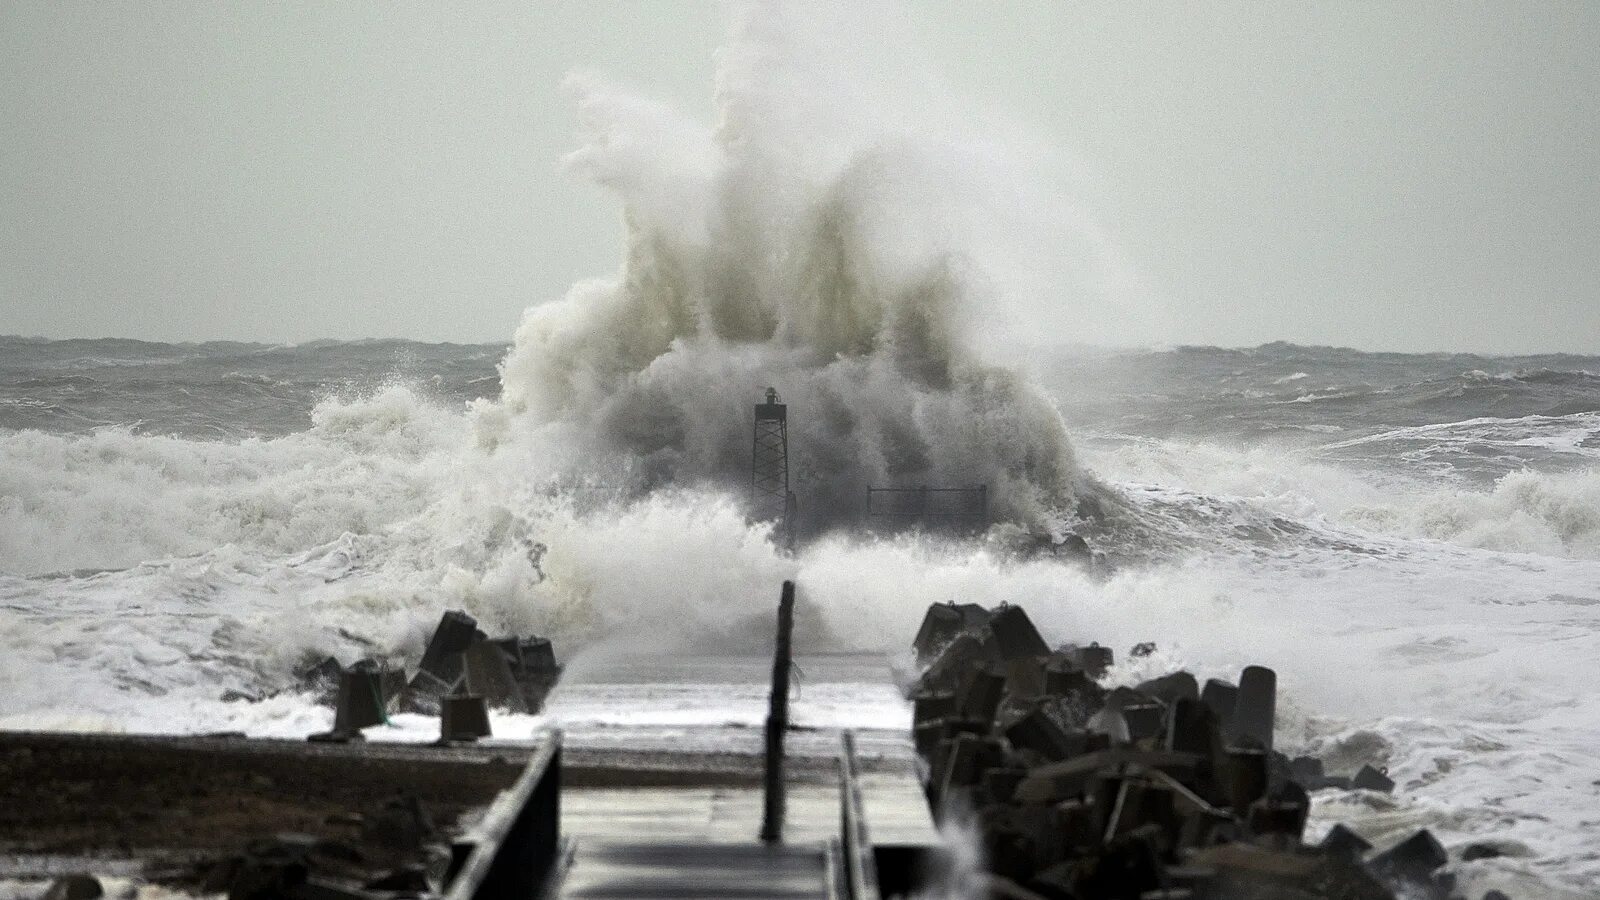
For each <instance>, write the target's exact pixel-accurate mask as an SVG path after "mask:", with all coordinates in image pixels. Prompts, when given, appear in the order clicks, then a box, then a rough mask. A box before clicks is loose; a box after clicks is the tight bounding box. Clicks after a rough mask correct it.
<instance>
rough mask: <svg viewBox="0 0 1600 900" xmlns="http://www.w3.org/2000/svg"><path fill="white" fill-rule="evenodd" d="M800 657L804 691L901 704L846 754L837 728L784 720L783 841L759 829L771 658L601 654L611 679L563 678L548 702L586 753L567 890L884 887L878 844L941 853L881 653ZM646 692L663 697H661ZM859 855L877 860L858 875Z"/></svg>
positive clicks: (730, 893)
mask: <svg viewBox="0 0 1600 900" xmlns="http://www.w3.org/2000/svg"><path fill="white" fill-rule="evenodd" d="M800 665H801V667H802V670H803V671H804V672H805V673H806V675H807V681H806V687H805V688H804V689H802V690H801V691H800V696H801V697H802V698H805V697H806V692H807V691H810V693H811V696H812V697H815V698H817V699H818V700H825V701H829V702H831V701H833V700H836V699H845V698H844V697H842V696H841V692H842V691H843V692H845V693H853V694H854V695H856V696H865V697H867V698H871V699H869V701H868V705H870V704H871V703H878V704H880V705H881V707H882V710H883V712H884V714H885V715H892V716H894V719H892V720H884V721H882V727H881V728H869V729H866V730H864V731H863V732H862V734H861V737H860V738H859V739H858V740H856V741H852V742H851V743H852V745H854V744H859V746H860V748H861V750H860V751H859V755H860V757H862V758H857V753H858V751H856V750H854V749H852V750H851V751H850V760H849V761H848V763H847V764H842V760H841V752H842V745H841V739H840V732H839V730H837V729H823V728H817V729H806V730H803V731H796V732H793V733H792V734H791V735H790V736H791V737H793V738H794V740H793V741H792V742H791V749H792V757H791V758H790V759H789V761H788V762H789V765H788V767H787V777H786V779H785V783H786V788H787V790H786V804H785V808H786V814H785V816H784V829H783V840H782V841H781V842H778V843H774V844H764V843H762V842H761V841H759V840H758V839H757V832H758V830H759V828H760V824H761V814H762V796H763V795H762V790H761V786H760V775H761V768H760V767H761V759H760V757H759V756H758V755H755V754H754V753H753V752H752V751H754V750H755V749H756V748H757V747H758V746H759V741H760V734H761V732H760V729H759V728H751V727H749V725H748V723H749V722H751V721H752V720H753V719H754V717H755V716H757V715H758V713H759V712H761V711H764V709H765V688H764V687H762V686H760V682H761V680H762V679H764V677H765V672H764V671H763V670H764V669H765V668H766V667H768V666H770V661H768V660H761V659H757V658H749V659H744V658H732V659H730V658H709V659H699V660H696V659H694V658H690V659H683V658H678V659H675V660H671V661H667V660H645V661H634V662H633V663H631V664H630V665H627V666H622V667H607V668H606V674H605V675H604V680H603V681H597V682H590V683H585V682H584V681H582V680H581V679H574V680H573V681H571V682H569V683H566V684H563V686H562V688H563V689H562V692H560V695H559V696H557V697H554V698H552V701H553V702H552V706H551V709H550V712H551V713H552V716H553V718H555V719H556V720H557V721H559V722H560V723H561V725H562V727H563V729H564V730H565V731H566V734H567V735H568V736H569V746H570V750H569V756H570V758H572V759H573V760H574V761H575V762H576V761H578V760H582V762H578V763H577V765H575V766H572V767H570V768H569V770H568V775H567V782H566V784H565V785H564V787H563V790H562V799H561V802H562V810H561V831H562V836H563V838H564V839H565V840H567V841H568V842H569V846H570V847H571V848H572V852H571V856H570V858H569V861H568V863H567V865H566V866H565V870H564V872H563V873H562V880H561V883H560V887H559V891H558V895H559V896H561V897H572V898H602V897H603V898H617V900H620V898H717V900H723V898H752V900H754V898H873V900H876V898H877V897H879V896H880V893H879V890H878V879H877V877H876V874H877V873H876V869H877V863H876V858H877V856H878V854H879V853H887V854H889V855H890V857H892V858H895V859H899V860H904V859H906V858H909V857H905V856H902V857H894V854H895V853H896V852H899V851H897V849H896V848H901V849H903V850H904V851H905V852H907V853H910V854H913V855H915V854H920V853H931V852H933V851H934V850H935V849H936V847H937V845H938V836H937V834H936V833H935V831H934V828H933V824H932V821H931V818H930V816H929V814H928V808H927V803H926V801H925V799H924V797H923V795H922V792H921V788H920V784H919V782H918V779H917V777H916V774H915V770H914V768H913V762H912V760H913V758H914V757H913V754H912V751H911V748H910V746H909V740H908V737H907V736H906V735H907V729H906V728H905V724H904V722H903V721H900V717H901V716H903V713H900V712H898V711H896V710H895V709H894V707H895V705H896V704H897V703H898V702H899V701H898V694H897V693H895V692H893V685H892V681H891V676H890V674H889V671H888V668H887V666H886V665H885V664H884V663H883V661H882V660H881V659H876V658H871V657H859V656H849V657H818V658H810V659H802V660H801V661H800ZM843 685H850V686H851V687H850V688H849V689H848V690H846V689H845V688H843V687H842V686H843ZM879 687H881V688H882V689H883V690H882V691H881V692H879V691H877V688H879ZM640 692H647V693H648V694H649V696H650V697H653V698H656V699H657V701H658V703H659V705H657V706H655V708H653V709H652V708H651V707H652V703H651V701H650V700H649V699H646V697H645V696H642V695H641V693H640ZM622 697H626V698H627V701H628V702H626V703H625V704H624V706H626V707H627V708H629V709H630V716H629V717H628V721H627V722H619V723H616V724H615V725H612V726H610V727H601V726H599V725H597V724H586V723H585V716H586V715H588V711H589V710H592V709H593V710H598V709H617V708H618V706H616V705H614V704H613V702H612V701H613V700H614V699H620V698H622ZM702 697H703V698H713V697H714V698H716V705H715V707H714V708H707V707H705V706H696V705H694V704H695V701H696V700H698V699H699V698H702ZM803 702H804V700H803V699H802V704H801V705H800V712H801V715H800V717H799V723H798V724H799V725H801V726H802V727H804V724H805V706H804V705H803ZM712 720H717V721H712ZM870 721H871V719H870V718H869V719H864V720H862V721H861V722H860V724H867V723H868V722H870ZM613 731H618V732H621V734H614V733H612V732H613ZM624 736H625V738H626V741H625V742H626V745H627V746H628V747H630V748H637V749H631V750H630V751H629V752H627V753H625V754H623V753H620V748H619V757H620V758H617V759H615V760H614V761H612V760H606V759H605V758H604V757H606V756H608V755H609V754H606V753H604V751H605V749H607V748H610V747H614V746H615V745H616V744H619V743H622V741H621V740H619V738H623V737H624ZM668 748H677V749H678V750H679V752H677V753H673V752H671V751H670V750H669V749H668ZM652 751H653V752H652ZM597 754H598V756H597ZM852 865H859V866H864V867H865V869H866V870H870V871H865V872H864V870H862V869H856V870H854V874H852ZM902 868H903V866H902ZM899 877H903V876H899ZM889 880H890V881H891V882H894V881H896V880H897V876H894V875H891V877H890V879H889Z"/></svg>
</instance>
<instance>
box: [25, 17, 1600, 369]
mask: <svg viewBox="0 0 1600 900" xmlns="http://www.w3.org/2000/svg"><path fill="white" fill-rule="evenodd" d="M914 8H915V9H916V10H917V11H918V14H917V21H916V23H915V25H914V27H913V28H912V29H911V31H910V33H909V34H905V35H886V36H884V37H885V39H892V40H896V41H899V40H904V41H905V42H906V43H907V44H909V45H911V46H913V47H915V48H918V51H917V52H920V53H923V54H925V56H926V61H927V64H928V65H929V66H930V67H931V68H932V69H934V70H936V71H937V72H939V73H940V74H941V76H942V77H943V79H944V80H945V81H946V83H947V84H949V85H951V86H953V87H954V88H955V89H956V90H957V91H958V92H959V93H960V94H962V95H963V97H964V102H970V103H975V104H981V105H982V106H983V108H985V109H986V110H989V111H991V113H992V114H998V115H1001V116H1005V117H1007V118H1008V119H1011V120H1014V121H1015V123H1016V126H1017V128H1018V130H1019V132H1026V133H1030V134H1032V135H1034V136H1035V137H1036V138H1037V139H1038V140H1040V141H1043V142H1045V143H1047V144H1049V145H1052V146H1054V147H1056V148H1059V150H1060V151H1061V158H1062V159H1063V160H1067V159H1070V160H1072V161H1073V163H1072V164H1073V165H1074V166H1078V167H1081V168H1082V169H1084V170H1086V171H1087V172H1089V173H1090V176H1089V177H1081V175H1080V176H1074V178H1073V179H1072V180H1073V181H1074V183H1077V184H1080V185H1082V187H1083V190H1084V191H1085V193H1086V195H1085V197H1084V198H1083V200H1084V203H1085V205H1086V206H1087V207H1088V208H1089V209H1091V210H1092V211H1093V212H1094V215H1095V217H1096V218H1097V220H1098V221H1099V222H1100V224H1101V225H1102V226H1103V228H1104V229H1105V231H1106V232H1107V234H1108V235H1109V236H1110V238H1111V240H1112V241H1113V242H1114V243H1115V244H1116V245H1117V246H1118V247H1119V248H1120V250H1121V252H1122V254H1123V255H1125V256H1126V258H1127V259H1128V260H1130V261H1131V264H1132V265H1133V266H1134V267H1136V268H1137V269H1138V271H1139V272H1140V273H1141V275H1142V276H1143V278H1145V279H1146V280H1148V282H1149V283H1150V284H1151V285H1152V286H1153V289H1154V291H1155V292H1156V294H1157V295H1158V296H1159V298H1160V302H1161V303H1162V305H1163V306H1164V307H1165V309H1166V312H1167V319H1168V322H1169V324H1168V326H1167V331H1168V333H1166V334H1163V335H1161V339H1163V340H1165V341H1170V342H1187V343H1217V344H1224V345H1236V344H1254V343H1259V342H1263V341H1270V340H1279V339H1282V340H1292V341H1297V342H1301V343H1331V344H1345V345H1351V346H1356V347H1361V348H1366V349H1397V350H1455V349H1461V350H1479V351H1498V352H1525V351H1545V350H1572V351H1580V352H1591V353H1594V352H1600V293H1597V290H1596V285H1597V282H1600V62H1597V59H1600V57H1597V56H1596V53H1597V50H1596V48H1597V47H1600V4H1597V3H1578V2H1571V3H1516V4H1481V5H1480V4H1465V3H1428V4H1416V5H1401V4H1390V3H1383V4H1377V3H1372V4H1368V3H1328V4H1289V3H1273V4H1260V3H1249V4H1243V5H1233V4H1223V3H1205V4H1200V5H1194V6H1188V5H1180V4H1172V3H1123V2H1117V3H1106V4H1103V5H1102V4H1095V5H1088V4H1067V3H1054V2H1039V3H1005V4H989V3H983V4H977V3H966V2H956V0H950V2H940V3H927V4H919V5H918V6H916V7H914ZM723 19H724V15H723V12H722V11H721V10H720V9H719V8H718V7H716V6H713V5H710V4H691V3H669V2H656V3H645V2H635V3H617V4H602V3H594V2H581V3H579V2H574V3H539V2H529V3H503V2H496V3H467V4H434V3H428V4H420V3H418V4H398V5H397V4H390V3H355V2H350V3H332V4H330V3H320V2H319V3H292V4H285V3H272V4H267V3H259V4H241V3H226V4H224V3H210V2H206V3H181V2H152V3H142V4H134V3H127V4H99V3H64V2H59V0H41V2H13V0H0V333H10V334H30V335H33V334H37V335H45V336H51V337H75V336H127V337H139V338H147V339H154V340H204V339H212V338H221V339H239V340H264V341H281V340H304V339H310V338H317V337H343V338H350V337H371V336H404V337H412V338H419V339H424V340H454V341H492V340H508V339H509V338H510V336H511V333H512V330H513V328H514V326H515V324H516V321H517V319H518V317H519V315H520V314H521V311H522V310H523V308H524V307H526V306H528V305H529V304H532V303H538V302H542V301H545V300H549V299H553V298H556V297H559V296H561V294H563V293H564V292H565V289H566V286H567V285H568V284H570V283H571V282H572V281H573V280H574V279H576V278H579V277H584V276H589V275H597V274H604V273H607V272H610V271H613V270H614V269H615V268H616V264H617V259H618V253H619V247H620V229H619V226H618V216H617V212H616V209H615V206H614V204H613V203H612V202H611V201H610V199H609V198H608V197H606V196H605V195H604V194H603V193H601V192H600V191H599V190H598V189H597V188H594V187H592V186H589V185H587V184H584V183H582V182H581V181H580V180H578V179H577V178H575V177H574V176H571V175H568V174H565V173H563V172H562V171H561V168H560V165H559V160H560V158H561V156H562V155H563V154H564V153H566V152H567V151H568V150H570V149H572V148H573V146H574V145H575V139H574V136H573V135H574V127H575V116H574V113H573V111H572V109H571V108H570V104H569V101H568V98H567V97H566V96H564V95H563V94H562V92H561V91H560V82H561V78H562V76H563V74H564V73H566V72H567V71H569V70H571V69H573V68H575V67H583V68H590V69H595V70H598V71H600V72H604V73H607V74H609V75H612V76H615V77H616V79H617V80H619V81H622V82H625V83H631V84H635V85H638V86H640V87H641V88H642V89H643V90H644V91H646V92H648V93H650V94H653V95H655V96H658V97H661V98H663V99H667V100H669V101H672V102H674V103H676V104H678V105H680V106H681V107H682V108H684V109H686V110H688V111H690V112H692V113H695V114H698V115H702V116H705V117H709V116H710V115H711V99H710V80H711V77H712V72H713V62H712V53H713V51H714V49H715V47H716V46H717V45H718V43H719V42H720V41H721V39H722V34H723ZM1138 338H1139V339H1148V338H1147V337H1146V336H1138Z"/></svg>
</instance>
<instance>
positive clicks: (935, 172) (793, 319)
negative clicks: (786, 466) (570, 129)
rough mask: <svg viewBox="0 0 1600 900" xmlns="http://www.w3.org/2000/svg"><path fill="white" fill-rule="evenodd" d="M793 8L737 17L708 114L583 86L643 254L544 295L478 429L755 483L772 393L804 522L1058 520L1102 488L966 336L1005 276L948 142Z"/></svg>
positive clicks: (821, 525) (658, 470)
mask: <svg viewBox="0 0 1600 900" xmlns="http://www.w3.org/2000/svg"><path fill="white" fill-rule="evenodd" d="M787 18H788V16H786V15H785V14H783V13H782V12H780V11H779V10H778V9H776V8H775V7H773V6H762V7H759V8H756V9H755V10H753V11H751V12H750V13H749V14H747V15H745V16H744V17H743V18H742V19H741V21H740V25H739V26H738V27H737V28H736V30H735V34H734V37H733V40H732V42H731V44H730V46H729V47H728V48H727V49H726V50H725V52H724V53H723V55H722V56H721V58H720V60H721V61H720V67H719V73H718V90H717V96H716V101H717V116H718V121H717V125H716V127H715V128H714V129H706V128H703V127H700V126H696V125H695V124H693V123H691V122H688V121H687V120H685V119H683V118H682V117H678V116H675V115H674V114H673V113H672V112H671V110H670V109H668V108H666V107H664V106H662V105H660V104H657V103H651V102H647V101H644V100H641V99H638V98H634V97H631V96H629V95H627V94H625V93H621V92H618V91H616V90H615V89H611V88H608V87H606V86H604V85H602V84H601V83H600V82H598V81H596V80H594V79H592V78H584V79H577V80H574V81H573V82H572V83H571V85H570V86H571V88H572V90H573V91H574V92H575V93H576V94H577V95H578V103H579V107H580V110H581V111H582V113H583V121H584V124H585V145H584V146H583V148H581V149H580V150H578V151H576V152H575V153H574V154H572V156H571V157H570V159H569V162H570V164H571V166H572V167H573V168H574V169H575V170H577V171H579V172H582V173H584V174H586V175H588V176H589V177H591V178H593V179H594V180H595V181H597V182H598V183H600V184H602V185H604V186H605V187H607V188H609V189H610V190H612V191H613V192H614V193H615V194H616V195H617V196H618V198H619V199H620V201H621V203H622V206H623V213H624V215H623V218H624V221H625V223H626V228H627V239H626V246H627V249H626V254H625V259H624V261H623V265H622V269H621V271H619V272H618V273H617V274H616V275H614V276H612V277H610V278H603V279H595V280H590V281H585V282H582V283H580V284H578V285H576V286H575V287H574V288H573V289H572V290H571V291H570V292H569V293H568V294H567V296H566V297H565V298H563V299H562V300H560V301H558V302H554V303H548V304H542V305H538V306H534V307H532V308H530V309H529V310H528V312H527V313H526V315H525V317H524V319H523V322H522V324H521V326H520V327H519V329H518V331H517V334H516V342H515V345H514V346H513V348H512V350H511V352H510V354H509V355H508V356H507V358H506V360H505V363H504V365H503V367H502V380H503V383H504V394H503V399H502V404H501V406H500V407H499V408H494V407H493V406H492V405H490V404H481V405H480V410H479V427H480V437H481V439H482V440H483V442H484V443H485V444H486V445H489V446H496V447H498V446H501V445H503V444H504V443H506V442H508V441H514V440H515V439H516V438H515V435H516V434H517V433H518V432H519V431H526V430H530V429H537V428H559V429H562V431H563V433H564V434H565V435H566V437H567V438H568V439H569V440H571V441H573V442H575V443H576V444H577V445H578V446H580V447H582V448H583V450H584V452H585V453H586V454H588V455H590V456H591V457H592V458H596V459H602V460H610V461H611V466H612V471H616V470H617V469H618V467H624V468H626V469H627V471H628V473H629V477H630V478H631V479H633V480H634V481H635V485H634V486H635V487H636V488H638V489H641V490H649V489H654V488H657V487H660V486H663V485H669V484H670V485H680V486H704V487H710V488H713V489H724V490H735V491H737V490H738V489H739V488H741V487H743V486H744V485H746V484H747V483H748V477H749V476H748V472H749V457H750V449H749V448H750V436H749V433H750V407H751V405H752V404H753V403H754V402H755V401H756V400H757V399H758V398H759V397H760V395H761V391H762V389H763V388H765V387H768V386H771V387H775V388H776V389H777V390H778V391H779V392H780V394H781V395H782V396H783V398H784V400H785V401H786V402H787V403H788V404H789V407H790V410H791V418H790V446H791V454H792V462H791V470H792V472H793V484H794V487H795V491H796V493H797V494H798V496H799V500H800V513H801V522H802V523H803V525H804V526H806V527H807V528H809V529H810V530H813V531H815V530H821V529H825V528H828V527H832V526H837V525H840V524H843V523H847V522H850V521H852V520H854V519H857V518H858V517H859V516H860V513H861V510H862V507H863V505H864V496H865V489H866V488H867V487H868V486H869V485H877V486H903V485H946V486H961V487H966V486H972V485H978V484H985V485H988V487H989V496H990V498H991V500H992V504H991V510H992V512H993V513H994V514H995V515H996V516H997V517H998V518H1000V519H1002V520H1010V521H1016V522H1020V523H1022V524H1024V525H1025V526H1026V527H1028V528H1030V529H1032V530H1035V531H1040V532H1052V533H1059V532H1061V531H1062V530H1063V529H1064V528H1065V527H1067V524H1068V523H1069V522H1070V521H1071V520H1073V519H1074V518H1075V517H1076V516H1077V514H1078V509H1077V506H1076V500H1077V497H1078V494H1079V493H1080V491H1081V490H1082V488H1083V485H1084V481H1083V478H1082V475H1081V473H1080V472H1079V470H1078V468H1077V466H1076V465H1075V463H1074V460H1073V455H1072V451H1071V449H1070V446H1069V443H1068V440H1067V431H1066V428H1065V426H1064V425H1063V423H1062V421H1061V418H1060V415H1059V414H1058V413H1057V411H1056V410H1055V408H1054V406H1053V404H1052V403H1051V401H1050V400H1048V399H1047V398H1046V397H1045V395H1044V394H1043V393H1042V392H1041V391H1040V390H1038V389H1037V387H1035V386H1034V385H1033V384H1032V383H1030V382H1029V381H1027V380H1025V379H1023V378H1021V377H1019V376H1018V375H1016V374H1015V373H1013V372H1011V371H1008V370H1005V369H1003V368H998V367H995V366H991V365H987V364H985V363H984V362H983V361H982V353H981V352H980V351H981V350H983V348H982V347H978V346H974V342H973V341H972V340H971V339H970V337H969V331H970V330H971V328H970V326H971V324H972V323H973V322H974V321H976V320H981V319H983V318H985V317H992V315H993V314H994V303H993V301H994V297H993V295H992V286H993V285H992V280H991V278H990V276H989V274H988V273H987V272H986V271H985V270H984V268H983V267H982V265H981V264H980V261H979V260H978V259H976V258H975V257H974V255H973V254H972V253H971V252H970V248H968V247H967V246H965V245H964V244H963V243H961V241H960V235H961V233H962V226H961V223H960V221H959V219H960V218H961V214H962V211H961V210H960V209H959V208H957V206H958V204H957V203H956V201H957V199H958V198H957V197H956V196H955V194H956V193H958V192H954V191H952V189H951V182H952V179H953V178H954V177H956V176H955V175H954V173H952V171H951V170H950V168H949V167H945V166H941V165H940V163H939V160H940V158H941V156H942V155H944V154H945V152H946V151H947V148H945V147H943V146H942V145H940V144H939V142H938V141H937V140H936V139H935V140H931V141H929V140H924V141H922V142H917V141H913V140H911V139H910V138H909V137H908V136H907V134H906V133H905V132H904V131H903V129H902V128H901V127H900V126H899V125H898V124H897V123H892V122H890V121H888V120H886V119H884V118H882V117H880V116H879V115H878V112H879V111H878V110H876V109H874V108H872V107H871V106H870V105H869V104H868V103H867V102H866V101H865V100H863V98H862V92H860V91H856V90H853V89H844V90H842V91H841V85H848V84H849V83H850V79H851V78H852V77H853V76H854V74H855V73H854V72H851V71H848V70H846V71H844V72H841V71H839V70H838V68H837V66H838V64H839V60H838V59H837V58H836V55H835V54H831V53H820V55H819V50H818V46H817V43H816V37H817V36H816V35H814V34H812V33H810V32H809V31H808V30H807V29H804V28H797V27H793V23H792V22H791V23H787V24H785V25H782V26H780V25H775V24H774V20H775V19H777V20H785V19H787ZM862 77H863V78H865V77H866V76H865V75H863V76H862ZM797 110H802V111H804V112H805V114H804V115H802V114H800V113H799V112H797Z"/></svg>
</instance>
